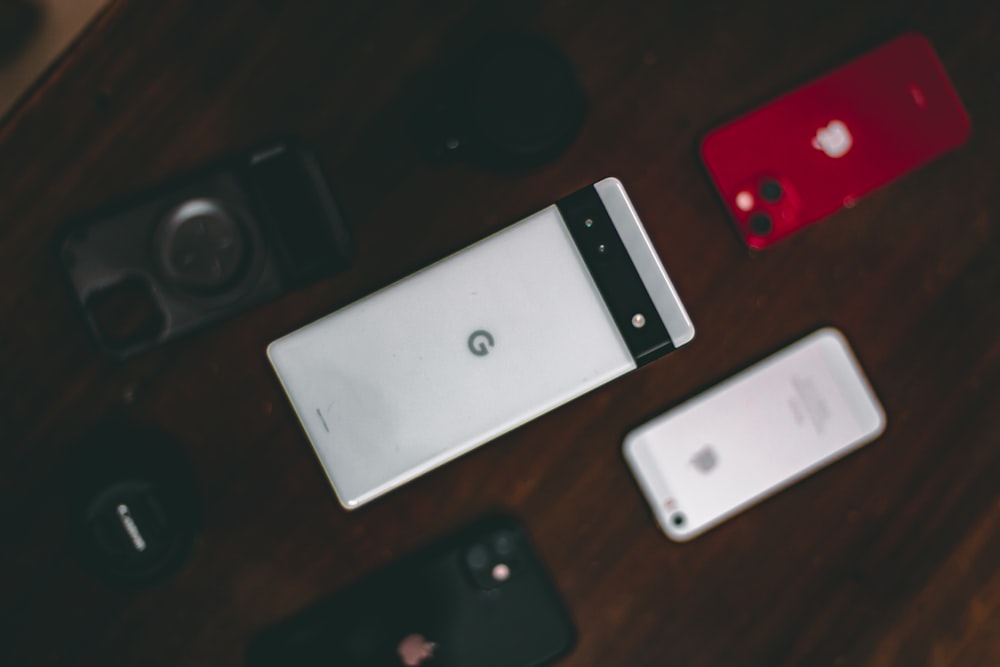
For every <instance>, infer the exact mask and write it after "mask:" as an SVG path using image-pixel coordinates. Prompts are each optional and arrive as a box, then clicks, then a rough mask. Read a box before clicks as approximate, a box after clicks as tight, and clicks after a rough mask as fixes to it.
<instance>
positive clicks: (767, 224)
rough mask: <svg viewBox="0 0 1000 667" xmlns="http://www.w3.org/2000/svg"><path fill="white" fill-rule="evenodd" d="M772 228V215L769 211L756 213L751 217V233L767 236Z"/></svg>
mask: <svg viewBox="0 0 1000 667" xmlns="http://www.w3.org/2000/svg"><path fill="white" fill-rule="evenodd" d="M772 228H773V225H772V224H771V216H769V215H768V214H767V213H755V214H754V216H753V217H752V218H750V233H751V234H753V235H754V236H767V235H768V234H770V233H771V229H772Z"/></svg>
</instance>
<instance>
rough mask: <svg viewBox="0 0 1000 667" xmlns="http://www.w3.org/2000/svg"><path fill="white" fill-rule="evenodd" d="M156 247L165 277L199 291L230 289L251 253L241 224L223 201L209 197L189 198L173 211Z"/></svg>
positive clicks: (158, 233) (184, 286) (161, 231)
mask: <svg viewBox="0 0 1000 667" xmlns="http://www.w3.org/2000/svg"><path fill="white" fill-rule="evenodd" d="M156 246H157V251H158V254H159V260H160V265H161V267H162V268H163V271H164V273H165V274H166V276H165V277H166V278H168V279H169V280H170V281H171V282H172V283H173V284H174V285H176V286H179V287H181V288H184V289H187V290H194V291H200V292H218V291H221V290H224V289H226V288H227V287H228V286H230V285H231V283H232V282H233V281H234V280H235V279H236V278H238V277H239V276H240V274H241V273H242V271H243V268H244V266H245V264H246V262H245V260H246V258H247V255H248V254H249V252H250V247H249V243H248V239H247V238H246V236H245V234H244V232H243V226H242V224H241V223H240V221H239V220H237V218H236V216H235V215H234V214H233V213H231V212H230V211H229V210H227V209H226V207H225V206H224V205H223V204H222V203H221V202H219V201H216V200H214V199H208V198H198V199H190V200H188V201H186V202H184V203H182V204H181V205H180V206H178V207H177V208H175V209H174V210H172V211H171V212H170V213H169V214H168V215H167V216H166V217H165V218H164V219H163V220H162V221H161V222H160V226H159V228H158V230H157V235H156Z"/></svg>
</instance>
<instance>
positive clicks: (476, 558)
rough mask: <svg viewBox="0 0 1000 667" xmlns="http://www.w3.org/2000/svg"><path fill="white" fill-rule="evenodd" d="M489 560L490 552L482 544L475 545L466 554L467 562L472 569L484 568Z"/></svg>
mask: <svg viewBox="0 0 1000 667" xmlns="http://www.w3.org/2000/svg"><path fill="white" fill-rule="evenodd" d="M489 560H490V555H489V552H488V551H486V547H484V546H483V545H482V544H477V545H475V546H474V547H472V548H471V549H469V550H468V552H466V554H465V562H466V563H467V564H468V566H469V569H470V570H482V569H483V568H485V567H486V565H487V564H488V563H489Z"/></svg>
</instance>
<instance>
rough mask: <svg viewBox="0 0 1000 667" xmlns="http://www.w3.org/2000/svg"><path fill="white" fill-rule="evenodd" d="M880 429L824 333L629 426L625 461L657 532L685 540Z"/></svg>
mask: <svg viewBox="0 0 1000 667" xmlns="http://www.w3.org/2000/svg"><path fill="white" fill-rule="evenodd" d="M884 427H885V415H884V412H883V410H882V406H881V405H880V404H879V402H878V398H877V397H876V396H875V393H874V392H873V391H872V388H871V386H870V385H869V383H868V381H867V379H866V378H865V376H864V373H863V372H862V370H861V367H860V365H859V364H858V362H857V359H856V358H855V357H854V354H853V353H852V352H851V350H850V347H849V346H848V344H847V341H846V340H845V339H844V337H843V335H842V334H841V333H840V332H839V331H837V330H836V329H832V328H827V329H821V330H819V331H816V332H814V333H812V334H810V335H809V336H807V337H805V338H803V339H802V340H800V341H798V342H796V343H794V344H793V345H791V346H789V347H787V348H785V349H784V350H782V351H780V352H778V353H777V354H774V355H772V356H771V357H768V358H767V359H765V360H763V361H761V362H759V363H757V364H755V365H754V366H751V367H750V368H748V369H747V370H745V371H743V372H741V373H739V374H737V375H735V376H733V377H732V378H730V379H728V380H726V381H724V382H722V383H721V384H719V385H717V386H715V387H713V388H712V389H710V390H708V391H706V392H704V393H703V394H701V395H699V396H697V397H695V398H693V399H691V400H689V401H687V402H685V403H683V404H681V405H680V406H678V407H676V408H674V409H672V410H670V411H669V412H667V413H665V414H663V415H661V416H660V417H657V418H655V419H653V420H652V421H650V422H648V423H646V424H644V425H642V426H640V427H638V428H636V429H635V430H633V431H632V432H630V433H629V434H628V435H627V436H626V438H625V443H624V453H625V457H626V460H627V461H628V463H629V465H630V466H631V468H632V471H633V473H634V475H635V477H636V479H637V480H638V481H639V484H640V487H641V488H642V490H643V493H644V494H645V496H646V499H647V500H648V501H649V503H650V506H651V507H652V509H653V512H654V514H655V516H656V518H657V521H658V522H659V524H660V525H661V527H662V528H663V530H664V531H665V532H666V533H667V535H668V536H669V537H670V538H672V539H675V540H678V541H684V540H688V539H691V538H692V537H694V536H696V535H698V534H700V533H702V532H704V531H705V530H707V529H709V528H711V527H712V526H715V525H717V524H719V523H721V522H722V521H723V520H725V519H726V518H728V517H730V516H732V515H734V514H736V513H737V512H739V511H741V510H743V509H745V508H747V507H749V506H750V505H753V504H755V503H757V502H759V501H760V500H762V499H763V498H766V497H767V496H769V495H771V494H773V493H775V492H777V491H778V490H780V489H782V488H784V487H787V486H789V485H790V484H792V483H793V482H795V481H796V480H799V479H801V478H803V477H805V476H806V475H808V474H809V473H811V472H812V471H814V470H816V469H818V468H821V467H823V466H825V465H827V464H828V463H830V462H831V461H833V460H836V459H837V458H840V457H841V456H843V455H845V454H846V453H847V452H849V451H852V450H854V449H856V448H857V447H860V446H861V445H864V444H866V443H868V442H870V441H872V440H874V439H875V438H877V437H878V436H879V435H880V434H881V433H882V431H883V429H884Z"/></svg>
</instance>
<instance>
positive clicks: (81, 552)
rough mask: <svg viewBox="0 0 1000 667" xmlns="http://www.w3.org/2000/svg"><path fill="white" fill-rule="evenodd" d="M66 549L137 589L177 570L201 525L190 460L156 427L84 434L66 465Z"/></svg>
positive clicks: (112, 578)
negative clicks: (68, 536) (69, 542)
mask: <svg viewBox="0 0 1000 667" xmlns="http://www.w3.org/2000/svg"><path fill="white" fill-rule="evenodd" d="M67 475H68V477H69V480H68V481H69V498H68V500H69V508H70V523H71V526H70V528H71V531H72V544H73V549H74V551H75V552H76V554H77V556H78V557H79V559H80V561H81V562H82V564H83V565H84V566H85V567H87V568H88V569H89V570H91V571H92V572H93V573H94V574H95V575H97V576H98V577H99V578H101V579H103V580H104V581H105V582H107V583H109V584H111V585H114V586H118V587H124V588H141V587H144V586H147V585H150V584H154V583H157V582H159V581H162V580H164V579H166V578H167V577H169V576H170V575H172V574H174V573H175V572H177V571H178V570H179V569H180V568H181V566H182V565H183V564H184V563H185V562H186V560H187V558H188V556H189V555H190V553H191V549H192V547H193V546H194V542H195V538H196V537H197V535H198V533H199V531H200V528H201V507H200V501H199V497H198V492H197V487H196V483H195V479H194V476H193V474H192V471H191V469H190V466H189V464H188V462H187V460H186V459H185V457H184V456H183V454H182V452H181V451H180V450H179V448H178V447H177V446H176V444H175V443H174V442H173V441H172V440H171V438H170V437H169V436H167V435H166V434H164V433H163V432H161V431H159V430H157V429H153V428H150V427H144V426H137V425H133V424H114V425H105V426H102V427H99V428H97V429H95V430H94V431H92V432H90V433H88V434H87V435H86V436H84V437H83V439H82V440H81V441H80V443H79V444H78V445H77V446H76V448H75V450H74V451H73V453H72V455H71V457H70V460H69V462H68V466H67Z"/></svg>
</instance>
